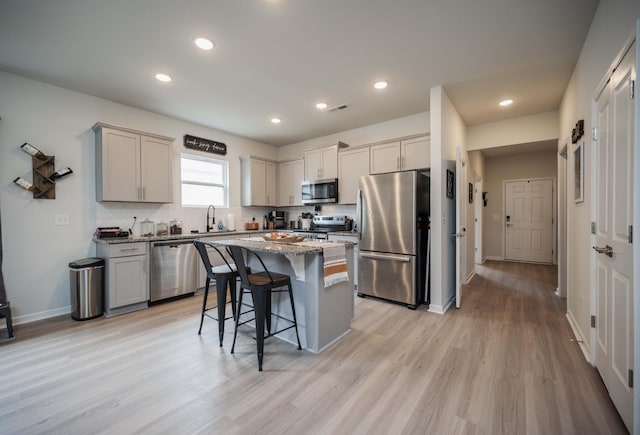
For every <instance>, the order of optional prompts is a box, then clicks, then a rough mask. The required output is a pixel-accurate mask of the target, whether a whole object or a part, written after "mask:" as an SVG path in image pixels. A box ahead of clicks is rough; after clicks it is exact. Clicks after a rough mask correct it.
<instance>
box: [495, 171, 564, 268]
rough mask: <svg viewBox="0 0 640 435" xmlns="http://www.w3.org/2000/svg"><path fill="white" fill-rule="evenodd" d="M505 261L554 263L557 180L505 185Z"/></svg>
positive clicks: (519, 182)
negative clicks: (554, 194)
mask: <svg viewBox="0 0 640 435" xmlns="http://www.w3.org/2000/svg"><path fill="white" fill-rule="evenodd" d="M505 259H506V260H513V261H528V262H535V263H553V180H552V179H540V180H507V181H506V182H505Z"/></svg>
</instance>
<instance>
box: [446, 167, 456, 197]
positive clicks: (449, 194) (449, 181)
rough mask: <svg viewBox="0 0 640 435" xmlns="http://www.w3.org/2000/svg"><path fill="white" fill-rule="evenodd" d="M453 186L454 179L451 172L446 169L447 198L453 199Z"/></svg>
mask: <svg viewBox="0 0 640 435" xmlns="http://www.w3.org/2000/svg"><path fill="white" fill-rule="evenodd" d="M454 187H455V179H454V178H453V172H451V171H450V170H449V169H447V198H450V199H453V191H454Z"/></svg>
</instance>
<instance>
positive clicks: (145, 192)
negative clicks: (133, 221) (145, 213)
mask: <svg viewBox="0 0 640 435" xmlns="http://www.w3.org/2000/svg"><path fill="white" fill-rule="evenodd" d="M146 198H147V188H146V187H143V188H142V199H143V200H144V199H146Z"/></svg>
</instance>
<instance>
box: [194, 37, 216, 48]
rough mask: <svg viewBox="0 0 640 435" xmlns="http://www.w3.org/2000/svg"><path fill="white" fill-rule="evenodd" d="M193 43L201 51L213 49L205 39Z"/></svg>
mask: <svg viewBox="0 0 640 435" xmlns="http://www.w3.org/2000/svg"><path fill="white" fill-rule="evenodd" d="M195 43H196V45H197V46H198V47H200V48H202V49H203V50H211V49H212V48H213V47H214V44H213V42H211V41H210V40H208V39H207V38H198V39H196V40H195Z"/></svg>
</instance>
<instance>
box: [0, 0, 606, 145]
mask: <svg viewBox="0 0 640 435" xmlns="http://www.w3.org/2000/svg"><path fill="white" fill-rule="evenodd" d="M597 3H598V1H597V0H395V1H393V2H392V1H390V0H236V1H231V0H230V1H214V0H187V1H175V0H110V1H100V0H48V1H43V0H2V1H1V2H0V70H4V71H8V72H11V73H15V74H19V75H23V76H26V77H31V78H34V79H37V80H41V81H44V82H48V83H52V84H55V85H59V86H63V87H65V88H69V89H74V90H77V91H80V92H85V93H88V94H91V95H95V96H99V97H102V98H106V99H109V100H112V101H116V102H120V103H123V104H127V105H130V106H134V107H139V108H142V109H146V110H150V111H153V112H157V113H161V114H165V115H169V116H172V117H175V118H179V119H184V120H187V121H191V122H194V123H198V124H202V125H205V126H208V127H212V128H216V129H219V130H224V131H227V132H230V133H234V134H237V135H240V136H245V137H249V138H252V139H255V140H258V141H260V142H264V143H268V144H272V145H276V146H281V145H286V144H290V143H295V142H299V141H301V140H305V139H310V138H314V137H318V136H324V135H328V134H332V133H336V132H339V131H344V130H348V129H352V128H357V127H361V126H364V125H368V124H371V123H375V122H380V121H384V120H389V119H394V118H398V117H402V116H406V115H410V114H414V113H418V112H423V111H426V110H428V109H429V89H430V88H431V87H433V86H438V85H443V86H444V87H445V90H446V91H447V93H448V94H449V96H450V97H451V99H452V101H453V103H454V104H455V106H456V107H457V108H458V111H459V113H460V115H461V116H462V118H463V120H464V121H465V122H466V123H467V125H475V124H480V123H485V122H491V121H497V120H500V119H505V118H509V117H514V116H522V115H526V114H531V113H539V112H543V111H548V110H554V109H557V108H558V106H559V103H560V98H561V97H562V94H563V92H564V89H565V87H566V84H567V82H568V80H569V77H570V74H571V72H572V70H573V67H574V65H575V62H576V60H577V57H578V54H579V52H580V49H581V47H582V43H583V41H584V39H585V37H586V34H587V31H588V28H589V26H590V23H591V20H592V18H593V15H594V13H595V9H596V6H597ZM199 36H206V37H209V38H211V39H213V40H214V41H215V42H216V44H217V47H216V48H215V49H214V50H212V51H209V52H204V51H201V50H199V49H197V48H196V47H195V45H194V44H193V40H194V39H195V38H196V37H199ZM160 71H162V72H166V73H168V74H170V75H171V76H172V77H173V81H172V82H171V83H169V84H163V83H160V82H158V81H156V80H155V78H154V75H155V73H157V72H160ZM379 79H385V80H388V81H389V87H388V88H387V89H385V90H383V91H376V90H374V89H373V86H372V85H373V83H374V82H375V81H377V80H379ZM505 97H510V98H513V99H515V103H514V104H513V105H512V106H511V107H510V108H508V109H503V108H499V107H498V106H497V102H498V101H499V100H501V99H503V98H505ZM321 100H322V101H325V102H327V103H328V104H329V107H334V106H337V105H340V104H343V103H344V104H347V105H349V108H348V109H347V110H343V111H339V112H328V111H324V112H320V111H318V110H317V109H315V107H314V104H315V103H316V102H318V101H321ZM273 116H278V117H280V118H282V123H281V124H279V125H273V124H271V123H270V121H269V120H270V118H271V117H273Z"/></svg>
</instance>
